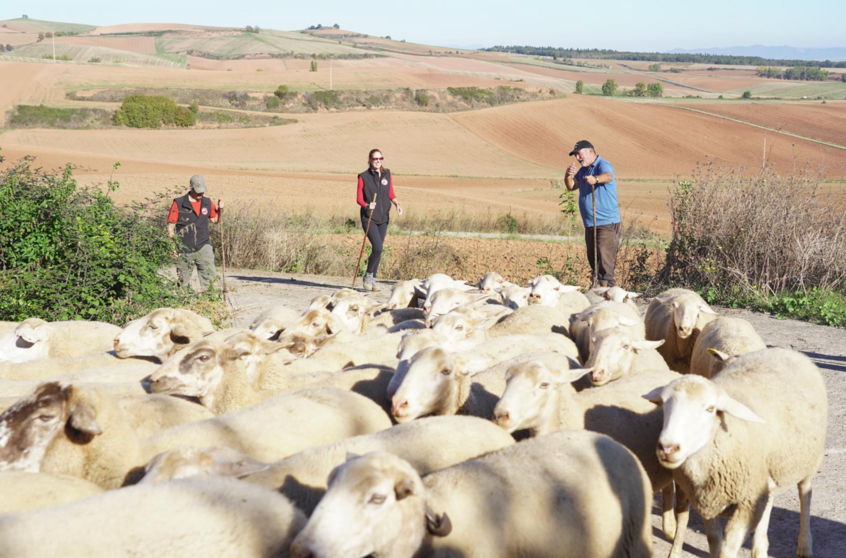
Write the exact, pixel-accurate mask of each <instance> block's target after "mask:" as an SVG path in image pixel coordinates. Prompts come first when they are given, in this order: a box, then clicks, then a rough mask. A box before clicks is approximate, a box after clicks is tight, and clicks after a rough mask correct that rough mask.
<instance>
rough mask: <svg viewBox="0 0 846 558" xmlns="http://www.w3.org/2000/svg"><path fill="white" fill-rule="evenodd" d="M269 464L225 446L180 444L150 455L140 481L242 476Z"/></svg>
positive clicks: (263, 468)
mask: <svg viewBox="0 0 846 558" xmlns="http://www.w3.org/2000/svg"><path fill="white" fill-rule="evenodd" d="M269 466H270V465H268V464H267V463H263V462H261V461H259V460H258V459H255V458H254V457H252V456H249V455H247V454H246V453H243V452H240V451H238V450H234V449H232V448H228V447H225V446H214V447H210V448H197V447H193V446H180V447H178V448H174V449H172V450H168V451H165V452H162V453H160V454H158V455H156V456H155V457H153V458H152V459H151V460H150V462H149V463H147V465H146V466H145V467H144V478H142V479H141V480H140V481H139V484H142V483H143V484H151V483H161V482H169V481H172V480H178V479H187V478H192V477H235V478H242V477H245V476H247V475H251V474H253V473H258V472H259V471H264V470H265V469H267V468H268V467H269Z"/></svg>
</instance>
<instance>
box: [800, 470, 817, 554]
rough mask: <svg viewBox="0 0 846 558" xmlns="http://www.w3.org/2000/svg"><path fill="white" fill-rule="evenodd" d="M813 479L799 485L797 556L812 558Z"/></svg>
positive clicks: (805, 480)
mask: <svg viewBox="0 0 846 558" xmlns="http://www.w3.org/2000/svg"><path fill="white" fill-rule="evenodd" d="M812 494H813V489H812V488H811V477H808V478H807V479H804V480H803V481H801V482H800V483H799V545H798V547H797V548H796V556H798V557H799V558H811V557H812V556H813V555H814V540H813V537H812V536H811V495H812Z"/></svg>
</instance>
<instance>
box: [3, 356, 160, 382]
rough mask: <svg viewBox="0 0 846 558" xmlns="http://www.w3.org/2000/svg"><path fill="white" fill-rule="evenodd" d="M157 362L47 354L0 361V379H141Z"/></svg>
mask: <svg viewBox="0 0 846 558" xmlns="http://www.w3.org/2000/svg"><path fill="white" fill-rule="evenodd" d="M157 366H158V364H156V363H155V362H152V361H151V360H147V359H142V358H127V359H121V358H118V357H117V356H115V355H114V353H112V352H108V353H106V352H104V353H100V354H96V355H87V356H79V357H73V358H50V359H40V360H32V361H29V362H20V363H16V362H0V380H40V379H45V378H54V377H56V376H67V377H68V378H70V377H71V376H73V377H75V378H82V377H85V378H86V379H84V380H78V381H95V382H109V381H115V382H125V381H133V380H141V379H142V378H144V377H146V376H148V375H150V374H151V373H152V372H153V371H155V369H156V367H157Z"/></svg>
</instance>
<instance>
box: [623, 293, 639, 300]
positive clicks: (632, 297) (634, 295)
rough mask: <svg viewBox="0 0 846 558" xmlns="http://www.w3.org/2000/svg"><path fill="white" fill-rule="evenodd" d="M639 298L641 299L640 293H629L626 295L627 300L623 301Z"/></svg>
mask: <svg viewBox="0 0 846 558" xmlns="http://www.w3.org/2000/svg"><path fill="white" fill-rule="evenodd" d="M639 297H640V293H630V292H627V293H626V296H625V298H624V299H623V300H630V299H634V298H639Z"/></svg>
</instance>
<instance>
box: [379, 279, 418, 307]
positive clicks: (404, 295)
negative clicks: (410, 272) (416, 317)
mask: <svg viewBox="0 0 846 558" xmlns="http://www.w3.org/2000/svg"><path fill="white" fill-rule="evenodd" d="M422 283H423V281H421V280H420V279H411V280H409V281H397V282H396V283H394V286H393V287H392V288H391V296H390V297H389V298H388V303H387V304H386V305H385V308H386V309H388V310H399V309H401V308H418V307H419V306H420V303H422V302H423V299H422V298H420V297H419V296H418V293H417V289H418V288H419V287H420V286H421V285H422Z"/></svg>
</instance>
